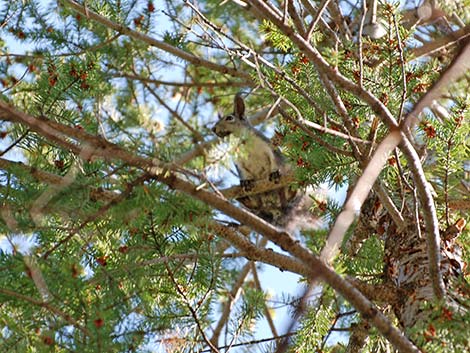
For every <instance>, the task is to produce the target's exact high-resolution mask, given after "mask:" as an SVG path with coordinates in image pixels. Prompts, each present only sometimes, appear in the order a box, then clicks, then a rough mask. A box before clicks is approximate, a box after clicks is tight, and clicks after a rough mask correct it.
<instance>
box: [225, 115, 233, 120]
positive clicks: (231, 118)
mask: <svg viewBox="0 0 470 353" xmlns="http://www.w3.org/2000/svg"><path fill="white" fill-rule="evenodd" d="M234 119H235V117H234V116H233V115H227V116H226V117H225V121H232V120H234Z"/></svg>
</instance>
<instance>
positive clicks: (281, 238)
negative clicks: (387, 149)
mask: <svg viewBox="0 0 470 353" xmlns="http://www.w3.org/2000/svg"><path fill="white" fill-rule="evenodd" d="M5 116H8V117H9V118H11V119H13V120H14V121H17V122H21V123H22V124H26V125H28V127H29V128H30V129H31V130H33V131H36V130H37V132H40V133H41V132H43V133H44V134H45V135H46V137H49V136H51V138H52V139H53V140H54V141H55V142H56V143H58V144H59V145H61V146H63V147H65V148H67V147H69V146H70V147H71V148H72V149H73V151H78V153H77V154H78V155H79V154H80V153H81V151H80V148H79V147H78V146H76V145H73V144H70V143H69V142H68V141H67V140H68V137H66V136H64V134H63V133H62V132H61V131H68V132H72V133H73V134H74V136H75V137H78V136H80V137H81V138H82V139H83V141H81V142H82V143H83V144H86V145H87V146H88V147H87V149H89V151H92V154H93V155H94V156H97V157H101V158H104V159H105V160H108V161H111V160H116V159H120V160H122V161H123V162H125V163H128V164H129V165H131V166H134V167H137V168H142V169H144V170H146V171H147V172H149V173H150V174H152V176H153V177H154V178H155V179H156V180H158V181H160V182H162V183H164V184H166V185H168V186H169V187H170V188H173V189H176V190H179V191H182V192H184V193H186V194H188V195H190V196H192V197H194V198H195V199H198V200H200V201H202V202H204V203H206V204H208V205H210V206H212V207H214V208H216V209H218V210H220V211H222V212H224V213H225V214H227V215H228V216H230V217H232V218H234V219H236V220H237V221H239V222H240V223H242V224H245V225H247V226H249V227H251V228H252V229H253V230H255V231H257V232H258V233H260V234H262V235H264V236H265V237H266V238H268V239H269V240H271V241H272V242H274V243H275V244H277V245H278V246H280V247H281V248H282V249H284V250H285V251H288V252H289V253H290V254H291V255H292V256H294V257H296V258H297V259H298V260H300V261H301V262H302V263H303V264H304V265H306V266H307V267H308V269H309V279H310V280H311V281H313V280H316V279H318V278H321V279H323V280H324V281H326V282H327V283H328V284H329V285H330V286H332V287H333V288H334V289H335V290H337V291H338V292H339V293H341V294H342V295H343V296H344V297H345V298H346V299H347V300H348V301H349V302H350V303H351V304H352V305H353V306H354V307H356V309H357V310H358V311H360V312H361V313H362V314H363V315H365V317H367V318H369V319H370V321H371V323H373V324H374V325H375V326H376V327H377V329H378V330H379V331H380V332H381V333H382V334H383V335H384V336H385V337H386V338H387V339H389V340H390V342H391V343H392V344H393V345H395V346H396V347H397V348H398V349H401V350H402V351H403V352H405V353H406V352H418V350H417V348H416V347H415V346H414V345H413V344H412V343H411V342H410V341H409V340H408V339H406V338H405V337H404V336H403V335H402V333H401V332H400V331H398V330H397V329H396V328H394V327H393V326H392V324H391V323H390V321H389V320H388V319H387V318H386V317H385V316H384V315H382V314H381V313H380V311H379V310H378V309H377V308H376V307H375V306H374V305H373V304H372V303H371V302H370V301H368V300H367V298H365V297H364V296H363V295H362V294H361V293H360V292H359V291H357V290H356V289H355V288H354V287H353V286H352V285H351V284H350V283H348V282H347V281H345V280H344V279H343V278H342V277H341V276H339V275H338V274H337V273H335V272H334V271H333V270H332V269H331V268H330V267H328V266H326V265H325V264H324V263H323V262H322V261H321V260H320V259H319V258H318V257H316V256H315V255H314V254H312V252H311V251H310V250H308V249H307V248H305V247H304V246H303V245H302V244H300V243H299V242H297V241H296V240H295V239H294V238H293V237H292V236H291V235H290V234H288V233H286V232H282V231H279V230H278V229H277V228H275V227H273V226H272V225H271V224H269V223H267V222H266V221H264V220H263V219H261V218H259V217H256V216H255V215H253V214H251V213H250V212H247V211H245V210H243V209H240V208H238V207H236V206H234V205H232V204H231V203H230V202H228V201H227V200H226V199H224V198H221V197H219V196H217V195H216V194H214V193H211V192H208V191H206V190H203V189H201V188H199V187H198V186H197V185H194V184H192V183H190V182H188V181H185V180H182V179H180V178H178V177H177V176H176V174H174V173H172V172H171V171H170V170H169V169H165V168H162V167H163V166H162V165H161V163H160V162H158V161H154V160H148V159H146V158H143V157H140V156H137V155H134V154H131V153H129V152H127V151H125V150H123V149H122V148H121V147H119V146H117V145H115V144H112V143H110V142H108V141H105V140H104V139H102V138H100V137H95V136H89V135H88V134H86V133H84V132H80V133H78V134H77V133H76V132H75V131H74V129H71V128H69V127H66V126H65V125H63V124H60V123H51V122H50V121H49V120H45V119H41V120H40V119H35V118H34V117H32V116H30V115H27V114H24V113H21V112H18V111H17V110H15V109H14V108H12V107H10V106H8V105H7V104H6V103H4V102H1V101H0V118H2V117H5ZM51 126H54V128H52V127H51ZM56 135H57V136H56Z"/></svg>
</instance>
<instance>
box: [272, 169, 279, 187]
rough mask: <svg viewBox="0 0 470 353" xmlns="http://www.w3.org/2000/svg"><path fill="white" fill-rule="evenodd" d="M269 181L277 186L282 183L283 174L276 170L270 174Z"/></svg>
mask: <svg viewBox="0 0 470 353" xmlns="http://www.w3.org/2000/svg"><path fill="white" fill-rule="evenodd" d="M269 181H272V182H274V183H276V184H277V183H279V181H281V173H280V172H279V170H276V171H275V172H272V173H271V174H269Z"/></svg>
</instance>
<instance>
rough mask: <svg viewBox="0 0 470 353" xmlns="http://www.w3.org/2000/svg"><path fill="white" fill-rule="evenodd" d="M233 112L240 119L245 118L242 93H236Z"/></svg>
mask: <svg viewBox="0 0 470 353" xmlns="http://www.w3.org/2000/svg"><path fill="white" fill-rule="evenodd" d="M233 113H234V114H235V116H236V117H237V118H239V119H244V118H245V102H244V101H243V98H242V95H241V93H237V94H236V95H235V99H234V100H233Z"/></svg>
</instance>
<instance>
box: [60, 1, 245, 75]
mask: <svg viewBox="0 0 470 353" xmlns="http://www.w3.org/2000/svg"><path fill="white" fill-rule="evenodd" d="M60 2H61V3H63V4H66V5H68V6H69V7H70V8H71V9H72V10H73V11H75V12H78V13H80V14H81V15H83V16H85V17H86V18H89V19H92V20H93V21H96V22H98V23H100V24H102V25H103V26H105V27H108V28H111V29H113V30H115V31H117V32H119V33H122V34H125V35H127V36H129V37H131V38H133V39H136V40H139V41H142V42H144V43H147V44H148V45H150V46H152V47H155V48H158V49H161V50H163V51H166V52H168V53H170V54H172V55H174V56H176V57H178V58H181V59H184V60H186V61H187V62H189V63H191V64H194V65H197V66H204V67H206V68H208V69H210V70H213V71H216V72H220V73H222V74H228V75H231V76H234V77H239V78H242V79H244V80H245V81H247V82H251V81H252V79H251V77H250V75H249V74H248V73H246V72H243V71H240V70H237V69H232V68H229V67H227V66H225V65H219V64H216V63H213V62H211V61H208V60H205V59H202V58H200V57H198V56H196V55H193V54H191V53H188V52H186V51H184V50H182V49H179V48H177V47H174V46H172V45H170V44H168V43H165V42H164V41H159V40H157V39H155V38H152V37H150V36H148V35H146V34H143V33H140V32H138V31H135V30H132V29H131V28H129V27H127V26H124V25H122V24H119V23H115V22H113V21H111V20H109V19H107V18H105V17H103V16H101V15H99V14H97V13H96V12H94V11H92V10H90V9H89V8H88V7H86V6H83V5H80V4H79V3H77V2H76V1H73V0H60Z"/></svg>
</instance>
